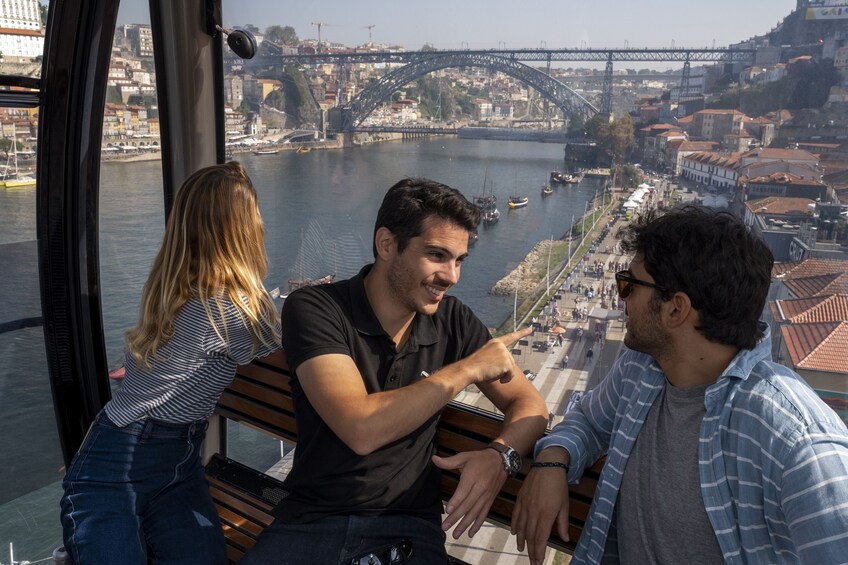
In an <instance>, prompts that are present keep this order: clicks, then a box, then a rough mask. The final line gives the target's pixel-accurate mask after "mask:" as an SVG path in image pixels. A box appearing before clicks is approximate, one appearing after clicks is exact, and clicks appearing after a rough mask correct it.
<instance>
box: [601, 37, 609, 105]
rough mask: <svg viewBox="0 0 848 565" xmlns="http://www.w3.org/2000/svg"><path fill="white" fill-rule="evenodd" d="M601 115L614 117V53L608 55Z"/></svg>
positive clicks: (602, 92)
mask: <svg viewBox="0 0 848 565" xmlns="http://www.w3.org/2000/svg"><path fill="white" fill-rule="evenodd" d="M601 113H603V114H606V115H608V116H612V51H610V52H609V54H607V68H606V70H605V71H604V86H603V87H602V88H601Z"/></svg>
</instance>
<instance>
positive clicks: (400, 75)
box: [342, 52, 598, 131]
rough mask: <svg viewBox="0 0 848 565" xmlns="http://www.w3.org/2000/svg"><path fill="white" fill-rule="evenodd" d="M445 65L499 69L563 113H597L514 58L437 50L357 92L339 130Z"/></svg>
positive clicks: (356, 123)
mask: <svg viewBox="0 0 848 565" xmlns="http://www.w3.org/2000/svg"><path fill="white" fill-rule="evenodd" d="M449 67H485V68H489V69H493V70H496V71H499V72H502V73H504V74H506V75H509V76H511V77H513V78H516V79H518V80H520V81H522V82H524V83H525V84H527V85H529V86H531V87H532V88H534V89H536V90H537V91H538V92H539V93H541V94H542V96H544V97H545V98H547V99H548V100H550V101H551V102H553V103H554V104H555V105H556V106H557V107H558V108H559V109H560V110H562V112H563V114H565V115H567V116H574V115H579V116H581V117H582V118H583V119H584V120H588V119H589V118H591V117H592V116H594V115H595V114H597V113H598V108H596V107H595V106H593V105H592V104H591V103H590V102H589V101H588V100H586V99H585V98H583V97H582V96H580V95H579V94H578V93H576V92H574V91H573V90H572V89H571V88H569V87H568V86H566V85H565V84H563V83H562V82H560V81H558V80H557V79H555V78H553V77H551V76H550V75H548V74H546V73H544V72H542V71H540V70H537V69H534V68H533V67H531V66H529V65H525V64H524V63H521V62H519V61H516V60H514V59H508V58H505V57H501V56H497V55H492V54H488V53H485V54H471V55H469V54H468V53H463V52H460V53H449V54H445V53H442V52H438V53H437V54H432V55H431V56H429V57H422V58H420V59H418V60H416V61H414V62H411V63H409V64H406V65H404V66H402V67H399V68H397V69H394V70H393V71H391V72H390V73H388V74H386V75H385V76H383V77H382V78H380V79H379V80H378V81H376V82H375V83H374V84H372V85H370V86H369V87H368V88H366V89H364V90H363V91H362V92H360V93H359V94H358V95H357V96H356V98H354V99H353V100H351V101H350V105H349V108H350V114H349V119H346V120H345V122H344V123H343V126H342V130H343V131H344V130H349V129H352V128H355V127H357V126H359V125H361V124H362V122H363V120H365V118H367V117H368V115H369V114H371V112H373V111H374V110H375V109H376V108H377V105H378V104H380V102H382V101H384V100H387V99H389V98H390V97H391V95H392V93H393V92H395V91H397V90H398V89H399V88H401V87H402V86H403V85H405V84H408V83H410V82H412V81H413V80H415V79H416V78H418V77H421V76H424V75H426V74H429V73H432V72H434V71H437V70H440V69H445V68H449Z"/></svg>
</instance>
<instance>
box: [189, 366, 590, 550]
mask: <svg viewBox="0 0 848 565" xmlns="http://www.w3.org/2000/svg"><path fill="white" fill-rule="evenodd" d="M216 414H217V415H218V416H221V417H224V418H227V419H231V420H234V421H236V422H239V423H241V424H244V425H247V426H250V427H252V428H255V429H257V430H260V431H262V432H263V433H266V434H268V435H270V436H273V437H275V438H277V439H281V440H285V441H288V442H290V443H296V442H297V425H296V422H295V418H294V407H293V405H292V398H291V390H290V388H289V374H288V366H287V364H286V360H285V356H284V355H283V353H282V352H279V351H278V352H276V353H274V354H273V355H271V356H269V357H266V358H264V359H260V360H257V361H254V362H253V363H251V364H249V365H243V366H240V367H239V368H238V371H237V373H236V377H235V379H234V380H233V382H232V384H231V385H230V386H229V387H228V388H227V389H226V390H225V391H224V393H223V395H222V396H221V398H220V400H219V401H218V406H217V408H216ZM500 427H501V422H500V420H499V418H497V417H496V416H494V415H492V414H489V413H486V412H483V411H480V410H476V409H474V408H471V407H468V406H464V405H461V404H456V403H451V404H450V405H448V406H447V407H446V408H445V410H444V411H443V413H442V417H441V420H440V423H439V428H438V432H437V438H438V453H439V455H443V456H447V455H453V454H455V453H458V452H461V451H469V450H474V449H482V448H484V447H485V446H486V445H487V444H488V443H489V442H490V441H491V440H492V439H493V438H494V437H496V436H497V434H498V432H499V431H500ZM222 429H225V427H224V426H222ZM220 450H221V453H217V454H215V455H213V456H212V458H211V459H210V460H209V461H208V463H207V466H206V469H207V470H206V472H207V477H208V479H209V483H210V490H211V492H212V498H213V500H214V501H215V504H216V506H217V508H218V513H219V515H220V517H221V522H222V524H223V526H224V534H225V536H226V539H227V551H228V555H229V558H230V560H231V561H232V562H233V563H236V562H238V560H239V559H241V556H242V555H243V554H244V552H245V551H246V550H247V549H248V548H250V547H251V546H252V545H253V543H254V541H255V540H256V537H257V536H258V535H259V533H260V532H261V531H262V529H263V528H264V527H265V526H267V525H268V524H270V523H271V521H272V520H273V516H272V515H271V510H272V509H273V508H274V506H275V505H276V504H277V503H278V502H279V501H281V500H283V499H284V498H285V496H286V492H285V489H283V487H282V483H281V482H280V481H279V480H278V479H276V478H273V477H270V476H268V475H265V474H263V473H260V472H259V471H256V470H253V469H250V468H248V467H246V466H244V465H242V464H241V463H238V462H236V461H232V460H230V459H228V458H227V457H226V436H225V435H223V436H222V438H221V448H220ZM601 467H602V462H599V463H597V464H596V465H595V466H593V467H592V468H591V469H588V470H587V471H586V473H585V474H584V477H583V479H582V480H581V482H580V484H578V485H572V486H571V488H570V493H569V497H570V503H569V511H570V515H569V532H568V533H569V537H570V539H571V540H572V541H570V542H563V541H562V540H561V539H560V538H559V537H558V536H557V535H556V534H555V533H552V534H551V538H550V540H549V545H550V546H551V547H555V548H557V549H560V550H563V551H566V552H568V553H571V552H572V551H573V550H574V547H575V545H576V540H577V539H579V537H580V532H581V531H582V528H583V524H584V522H585V520H586V516H587V515H588V512H589V506H590V505H591V502H592V497H593V496H594V492H595V487H596V485H597V481H598V476H599V474H600V470H601ZM529 468H530V459H529V458H525V460H524V466H523V468H522V471H521V473H519V474H518V475H517V476H516V477H511V478H509V479H507V481H506V483H504V486H503V489H502V490H501V492H500V493H499V494H498V496H497V498H496V499H495V501H494V503H493V504H492V507H491V509H490V511H489V520H491V521H492V522H495V523H498V524H501V525H503V526H505V527H509V524H510V521H511V516H512V510H513V507H514V506H515V500H516V496H517V495H518V491H519V489H520V488H521V481H522V480H523V479H524V476H525V473H526V472H527V471H529ZM458 483H459V475H458V474H457V473H452V472H447V471H446V472H444V473H443V475H442V483H441V494H442V498H443V499H444V500H448V499H449V498H450V497H451V496H452V494H453V492H454V489H455V488H456V486H457V484H458ZM455 563H461V562H459V561H455Z"/></svg>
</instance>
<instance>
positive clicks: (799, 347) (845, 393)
mask: <svg viewBox="0 0 848 565" xmlns="http://www.w3.org/2000/svg"><path fill="white" fill-rule="evenodd" d="M778 339H779V342H780V343H779V354H778V356H777V360H778V361H779V362H781V363H783V364H785V365H787V366H788V367H790V368H792V369H793V370H795V372H797V373H798V374H799V375H801V376H802V377H803V378H804V379H805V380H806V381H807V383H808V384H809V385H810V386H811V387H813V389H814V390H815V391H816V393H817V394H818V395H819V397H820V398H821V399H822V400H824V402H825V403H826V404H827V405H828V406H830V407H831V408H832V409H833V410H835V411H836V413H837V414H839V416H840V417H841V418H842V419H843V421H845V422H846V423H848V322H844V321H842V322H836V321H834V322H818V323H810V324H787V325H783V326H781V328H780V336H779V338H778Z"/></svg>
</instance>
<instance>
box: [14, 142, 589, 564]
mask: <svg viewBox="0 0 848 565" xmlns="http://www.w3.org/2000/svg"><path fill="white" fill-rule="evenodd" d="M236 158H237V159H238V160H240V161H241V162H242V163H243V164H244V165H245V167H246V168H247V170H248V172H249V174H250V176H251V178H252V179H253V181H254V184H255V185H256V188H257V191H258V193H259V199H260V208H261V211H262V216H263V219H264V222H265V227H266V247H267V249H268V255H269V258H270V263H271V265H270V272H269V276H268V279H267V281H266V284H267V286H268V288H269V289H272V288H274V287H280V289H281V290H282V291H283V292H285V290H286V286H287V280H288V279H289V278H291V277H297V276H300V275H301V274H302V275H303V276H306V277H318V276H323V275H326V274H328V273H331V272H333V271H335V272H337V273H338V277H339V278H345V277H349V276H351V275H353V274H355V273H356V272H357V271H358V270H359V268H360V267H361V266H362V265H363V264H364V263H366V262H369V261H371V259H372V251H371V238H372V233H373V224H374V219H375V217H376V212H377V209H378V207H379V205H380V202H381V200H382V197H383V195H384V194H385V192H386V190H387V189H388V188H389V187H390V186H391V185H392V184H394V183H395V182H397V181H398V180H400V179H401V178H403V177H406V176H422V177H428V178H432V179H434V180H437V181H440V182H443V183H445V184H448V185H450V186H453V187H455V188H457V189H459V190H461V191H462V192H463V193H464V194H465V195H466V196H468V197H469V198H471V197H473V196H474V195H475V194H480V193H481V192H482V190H483V179H484V177H485V178H487V179H489V181H490V183H492V184H493V189H494V193H495V194H496V195H497V196H498V204H499V209H500V210H501V213H502V215H501V219H500V222H498V223H497V224H495V225H493V226H491V227H488V228H484V227H481V229H480V234H479V239H478V241H477V243H476V245H474V246H473V247H472V248H471V249H470V254H469V257H468V259H467V260H466V261H465V263H464V265H463V269H462V277H461V280H460V282H459V284H458V285H457V286H456V287H455V288H454V289H452V290H451V292H452V293H453V294H455V295H456V296H458V297H459V298H460V299H461V300H463V301H464V302H465V303H467V304H468V305H469V306H470V307H471V308H472V309H473V310H474V311H475V312H476V313H477V314H478V316H479V317H480V318H481V319H482V320H483V322H484V323H486V324H487V325H489V326H497V325H499V324H500V323H501V322H503V321H504V319H505V318H506V317H507V316H508V315H509V314H510V312H511V311H512V300H511V299H510V298H504V297H497V296H492V295H490V294H489V293H488V291H489V289H490V288H491V287H492V286H493V285H494V284H495V283H496V282H497V281H498V280H499V279H500V278H502V277H503V276H505V275H506V274H507V273H509V272H510V271H511V270H512V269H513V268H514V267H515V266H517V265H518V263H519V262H520V261H521V260H522V259H523V258H524V257H525V255H526V254H527V253H528V252H529V251H530V250H531V249H532V248H533V246H534V245H535V244H536V243H537V242H539V241H540V240H542V239H546V238H550V237H554V238H559V237H561V236H562V235H563V234H564V233H565V232H566V231H567V230H568V229H569V227H570V224H571V220H572V217H573V218H579V217H580V215H581V214H582V213H583V211H584V209H585V206H586V202H587V201H589V200H590V199H591V198H592V197H593V196H594V195H595V192H596V190H597V189H598V188H599V186H600V185H599V183H598V182H597V181H588V180H587V181H584V182H582V183H580V184H579V185H565V186H560V187H558V188H556V189H555V192H554V194H552V195H551V196H549V197H547V198H544V199H543V198H542V196H541V193H540V191H541V185H542V184H543V183H544V182H545V181H546V180H547V178H548V175H549V173H550V171H551V170H553V169H561V168H562V166H563V147H562V145H561V144H545V143H532V142H509V141H488V140H465V139H463V140H460V139H456V138H431V139H423V140H414V141H404V142H390V143H382V144H374V145H368V146H364V147H356V148H351V149H346V150H327V151H318V150H313V151H311V152H309V153H306V154H297V153H295V152H293V151H288V152H281V153H279V154H276V155H252V154H242V155H237V156H236ZM161 192H162V191H161V164H160V162H159V161H142V162H108V163H103V165H102V167H101V195H100V226H101V228H100V230H101V231H100V239H99V247H100V268H101V278H102V280H101V283H102V284H101V286H102V309H103V319H104V330H105V333H106V340H107V354H108V360H109V364H110V366H111V367H115V366H117V365H118V364H119V363H120V361H121V358H122V349H123V342H122V336H123V332H124V330H125V329H126V328H127V327H129V326H130V325H132V324H133V323H134V321H135V318H136V313H137V307H138V299H139V294H140V292H141V288H142V285H143V284H144V280H145V277H146V276H147V272H148V269H149V266H150V263H151V261H152V258H153V254H154V253H155V251H156V248H157V247H158V245H159V243H160V241H161V236H162V231H163V224H164V222H163V217H162V193H161ZM514 192H517V193H519V194H524V195H527V196H529V198H530V203H529V205H528V206H527V207H526V208H522V209H519V210H507V206H506V201H507V198H508V196H509V195H510V194H512V193H514ZM35 231H36V230H35V191H34V190H17V191H0V244H2V245H3V249H4V260H8V261H9V262H10V264H11V262H14V263H15V264H16V265H17V266H16V268H15V269H14V270H13V271H12V273H11V274H7V276H6V277H4V278H3V279H2V280H0V285H2V289H3V293H2V296H0V299H2V302H0V304H2V308H0V310H2V311H0V314H2V321H9V320H19V319H23V318H27V317H33V316H38V315H39V314H40V311H39V310H40V309H39V307H38V300H39V299H38V284H37V273H36V272H35V269H34V266H35V262H34V261H35V259H34V257H35V253H36V245H35V239H36V237H35ZM4 267H6V265H4ZM19 271H20V272H19ZM40 333H41V330H40V328H38V327H33V328H26V329H22V330H16V331H13V332H8V333H6V334H3V339H2V340H0V354H2V355H3V358H4V359H5V360H4V361H2V362H0V391H2V392H3V394H2V395H0V408H2V410H3V411H4V414H6V416H7V417H5V418H3V419H0V428H2V429H0V431H2V432H3V433H2V436H3V440H2V441H3V447H4V449H3V453H4V454H5V457H4V459H5V461H6V463H5V464H4V465H3V466H0V485H3V488H2V493H0V509H2V511H0V542H8V541H14V542H15V547H16V548H17V552H16V553H17V555H18V558H25V559H31V560H33V559H36V558H43V557H44V556H45V551H46V550H47V549H49V548H51V547H55V545H56V540H57V539H58V538H57V537H56V536H57V535H58V528H59V524H58V496H59V495H58V492H59V486H58V482H57V479H58V477H60V473H59V472H58V471H59V469H60V467H61V460H60V458H59V457H58V438H57V434H56V429H55V426H56V424H55V418H54V416H53V410H52V399H51V395H50V389H49V383H48V381H47V376H46V364H45V361H44V357H43V351H44V349H43V341H42V340H41V337H40ZM21 431H23V433H21ZM28 493H34V494H28ZM47 555H49V553H48V554H47ZM0 562H6V552H5V550H0Z"/></svg>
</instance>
